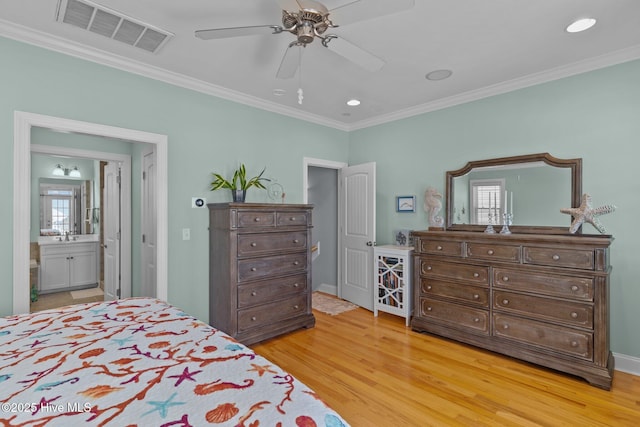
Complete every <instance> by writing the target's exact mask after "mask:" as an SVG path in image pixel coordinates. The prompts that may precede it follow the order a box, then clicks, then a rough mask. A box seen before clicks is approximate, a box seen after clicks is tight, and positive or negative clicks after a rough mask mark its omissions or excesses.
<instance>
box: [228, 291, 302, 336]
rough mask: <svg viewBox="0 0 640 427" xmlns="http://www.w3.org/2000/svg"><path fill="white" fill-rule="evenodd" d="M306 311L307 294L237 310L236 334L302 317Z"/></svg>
mask: <svg viewBox="0 0 640 427" xmlns="http://www.w3.org/2000/svg"><path fill="white" fill-rule="evenodd" d="M306 311H307V294H303V295H296V296H293V297H290V298H287V299H285V300H280V301H276V302H272V303H268V304H263V305H260V306H257V307H253V308H247V309H244V310H238V332H242V331H246V330H247V329H251V328H255V327H259V326H265V325H269V324H271V323H275V322H278V321H281V320H287V319H290V318H292V317H295V316H298V315H302V314H304V313H306Z"/></svg>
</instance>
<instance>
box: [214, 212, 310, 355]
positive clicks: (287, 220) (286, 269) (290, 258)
mask: <svg viewBox="0 0 640 427" xmlns="http://www.w3.org/2000/svg"><path fill="white" fill-rule="evenodd" d="M207 206H208V207H209V323H210V324H211V325H212V326H214V327H216V328H218V329H221V330H223V331H225V332H226V333H228V334H229V335H231V336H232V337H234V338H236V339H237V340H239V341H241V342H243V343H244V344H247V345H250V344H253V343H256V342H259V341H262V340H265V339H268V338H272V337H275V336H277V335H280V334H283V333H285V332H290V331H292V330H295V329H299V328H310V327H313V326H314V325H315V318H314V317H313V314H312V312H311V256H310V247H311V226H312V222H311V212H312V208H313V207H312V206H311V205H292V204H263V203H213V204H209V205H207Z"/></svg>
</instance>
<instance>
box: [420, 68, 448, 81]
mask: <svg viewBox="0 0 640 427" xmlns="http://www.w3.org/2000/svg"><path fill="white" fill-rule="evenodd" d="M451 74H453V71H451V70H435V71H432V72H430V73H428V74H427V75H426V76H425V77H426V78H427V80H444V79H447V78H449V77H451Z"/></svg>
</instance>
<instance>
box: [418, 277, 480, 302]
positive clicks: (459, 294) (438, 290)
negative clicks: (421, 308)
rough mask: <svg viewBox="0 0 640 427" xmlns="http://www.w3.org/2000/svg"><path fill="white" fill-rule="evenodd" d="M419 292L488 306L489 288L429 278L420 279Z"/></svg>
mask: <svg viewBox="0 0 640 427" xmlns="http://www.w3.org/2000/svg"><path fill="white" fill-rule="evenodd" d="M420 292H421V293H422V295H425V296H434V295H435V296H439V297H445V298H451V299H454V300H458V301H463V302H466V303H470V304H474V305H478V306H480V307H487V308H488V307H489V288H482V287H479V286H469V285H461V284H457V283H450V282H444V281H441V280H435V279H430V278H424V277H423V278H421V279H420Z"/></svg>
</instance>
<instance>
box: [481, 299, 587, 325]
mask: <svg viewBox="0 0 640 427" xmlns="http://www.w3.org/2000/svg"><path fill="white" fill-rule="evenodd" d="M493 308H495V309H498V310H503V311H509V312H512V313H518V314H522V315H524V316H527V317H531V318H537V319H540V320H549V321H552V322H562V323H566V324H567V325H573V326H579V327H583V328H589V329H593V307H592V306H591V305H590V304H588V303H579V302H569V301H563V300H555V299H550V298H543V297H534V296H530V295H522V294H516V293H513V292H506V291H494V293H493Z"/></svg>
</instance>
